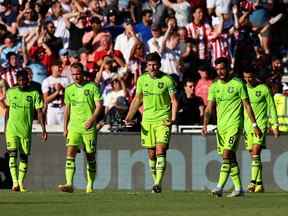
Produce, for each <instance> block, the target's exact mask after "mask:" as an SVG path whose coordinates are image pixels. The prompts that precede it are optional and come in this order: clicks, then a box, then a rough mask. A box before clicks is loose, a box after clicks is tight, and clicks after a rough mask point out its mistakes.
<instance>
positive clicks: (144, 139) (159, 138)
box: [141, 122, 171, 149]
mask: <svg viewBox="0 0 288 216" xmlns="http://www.w3.org/2000/svg"><path fill="white" fill-rule="evenodd" d="M170 136H171V129H170V127H168V126H166V125H164V124H163V123H162V122H160V123H147V122H142V124H141V144H142V146H143V147H144V148H155V147H156V144H165V145H167V149H168V145H169V141H170Z"/></svg>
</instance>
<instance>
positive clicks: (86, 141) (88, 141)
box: [66, 131, 97, 154]
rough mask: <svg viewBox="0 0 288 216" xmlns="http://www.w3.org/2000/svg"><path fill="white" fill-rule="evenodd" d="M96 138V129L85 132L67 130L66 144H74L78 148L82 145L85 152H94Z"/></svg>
mask: <svg viewBox="0 0 288 216" xmlns="http://www.w3.org/2000/svg"><path fill="white" fill-rule="evenodd" d="M96 138H97V135H96V131H95V132H94V131H93V132H91V133H86V134H83V133H77V132H74V131H73V132H69V131H68V135H67V141H66V146H75V147H77V148H80V146H81V145H83V149H84V151H85V152H86V153H88V154H90V153H95V152H96Z"/></svg>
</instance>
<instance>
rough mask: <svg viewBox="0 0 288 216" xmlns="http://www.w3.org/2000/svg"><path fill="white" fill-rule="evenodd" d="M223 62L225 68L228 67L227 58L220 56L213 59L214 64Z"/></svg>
mask: <svg viewBox="0 0 288 216" xmlns="http://www.w3.org/2000/svg"><path fill="white" fill-rule="evenodd" d="M218 64H224V65H225V67H226V68H230V61H229V59H228V58H225V57H220V58H217V59H216V60H215V65H218Z"/></svg>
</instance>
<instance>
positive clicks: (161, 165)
mask: <svg viewBox="0 0 288 216" xmlns="http://www.w3.org/2000/svg"><path fill="white" fill-rule="evenodd" d="M156 158H157V161H156V179H155V185H161V182H162V179H163V176H164V173H165V168H166V156H165V155H157V156H156Z"/></svg>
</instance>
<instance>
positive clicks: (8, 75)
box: [0, 67, 17, 87]
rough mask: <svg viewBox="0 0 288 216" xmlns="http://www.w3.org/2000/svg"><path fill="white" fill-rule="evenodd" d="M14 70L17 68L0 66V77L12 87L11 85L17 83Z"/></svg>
mask: <svg viewBox="0 0 288 216" xmlns="http://www.w3.org/2000/svg"><path fill="white" fill-rule="evenodd" d="M16 72H17V69H14V68H11V67H7V68H1V69H0V75H1V78H2V79H4V80H6V82H7V83H8V85H9V87H13V86H15V85H16V84H17V80H16Z"/></svg>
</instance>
